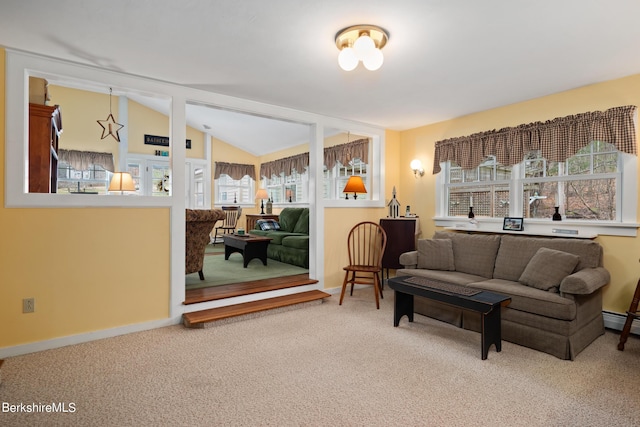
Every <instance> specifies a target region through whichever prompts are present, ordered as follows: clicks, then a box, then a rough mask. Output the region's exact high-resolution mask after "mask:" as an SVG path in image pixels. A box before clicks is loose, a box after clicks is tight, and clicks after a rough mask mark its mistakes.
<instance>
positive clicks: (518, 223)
mask: <svg viewBox="0 0 640 427" xmlns="http://www.w3.org/2000/svg"><path fill="white" fill-rule="evenodd" d="M502 229H503V230H506V231H522V230H524V219H523V218H512V217H506V218H505V219H504V222H503V223H502Z"/></svg>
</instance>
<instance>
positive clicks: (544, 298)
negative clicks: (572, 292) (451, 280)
mask: <svg viewBox="0 0 640 427" xmlns="http://www.w3.org/2000/svg"><path fill="white" fill-rule="evenodd" d="M467 286H470V287H472V288H476V289H484V290H486V291H489V292H496V293H499V294H503V295H509V296H510V297H511V303H510V304H509V306H508V307H509V308H510V309H512V310H519V311H525V312H527V313H533V314H537V315H540V316H545V317H550V318H554V319H560V320H573V319H575V317H576V304H575V302H574V301H573V300H571V299H569V298H564V297H562V296H560V294H556V293H553V292H547V291H543V290H540V289H536V288H532V287H530V286H526V285H523V284H521V283H518V282H514V281H511V280H504V279H490V280H484V281H480V282H474V283H469V284H467Z"/></svg>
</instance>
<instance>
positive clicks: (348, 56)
mask: <svg viewBox="0 0 640 427" xmlns="http://www.w3.org/2000/svg"><path fill="white" fill-rule="evenodd" d="M338 64H339V65H340V68H342V69H343V70H345V71H351V70H353V69H355V68H356V67H357V66H358V57H357V56H356V53H355V51H354V50H353V48H351V47H345V48H343V49H342V50H341V51H340V54H339V55H338Z"/></svg>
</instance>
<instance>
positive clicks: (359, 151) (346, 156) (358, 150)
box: [324, 138, 369, 169]
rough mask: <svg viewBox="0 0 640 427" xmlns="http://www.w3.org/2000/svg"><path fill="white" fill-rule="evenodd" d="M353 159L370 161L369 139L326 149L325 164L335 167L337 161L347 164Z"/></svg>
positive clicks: (328, 167)
mask: <svg viewBox="0 0 640 427" xmlns="http://www.w3.org/2000/svg"><path fill="white" fill-rule="evenodd" d="M353 159H360V160H362V161H363V162H364V163H369V139H368V138H363V139H358V140H355V141H353V142H347V143H346V144H340V145H334V146H333V147H327V148H325V149H324V165H325V166H326V167H327V169H331V168H333V167H334V166H335V165H336V163H337V162H340V164H341V165H343V166H346V165H348V164H349V162H350V161H351V160H353Z"/></svg>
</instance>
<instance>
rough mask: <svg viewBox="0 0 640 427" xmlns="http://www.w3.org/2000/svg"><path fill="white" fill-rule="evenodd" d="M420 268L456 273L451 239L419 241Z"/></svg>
mask: <svg viewBox="0 0 640 427" xmlns="http://www.w3.org/2000/svg"><path fill="white" fill-rule="evenodd" d="M418 268H427V269H429V270H446V271H454V270H455V269H456V265H455V262H454V258H453V244H452V242H451V239H419V240H418Z"/></svg>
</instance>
